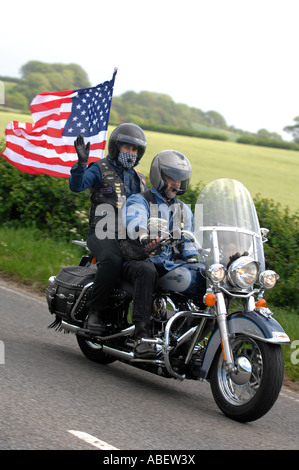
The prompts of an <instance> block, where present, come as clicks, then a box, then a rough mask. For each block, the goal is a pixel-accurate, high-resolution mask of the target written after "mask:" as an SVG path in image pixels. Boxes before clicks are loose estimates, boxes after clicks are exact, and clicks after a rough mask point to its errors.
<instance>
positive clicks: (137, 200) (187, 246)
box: [122, 187, 197, 271]
mask: <svg viewBox="0 0 299 470" xmlns="http://www.w3.org/2000/svg"><path fill="white" fill-rule="evenodd" d="M151 191H152V192H153V194H154V195H155V198H156V201H157V206H158V207H157V208H158V210H159V212H160V215H161V218H162V219H166V220H167V221H168V222H169V230H172V229H173V218H174V212H173V210H172V209H173V205H174V204H175V203H176V202H177V200H176V198H175V199H173V200H172V202H171V204H168V203H167V202H166V201H165V199H164V198H163V197H162V196H161V194H160V193H159V192H158V191H157V190H156V189H155V188H153V187H152V188H151ZM183 207H184V213H185V221H184V228H185V229H186V230H189V231H191V232H192V230H193V214H192V212H191V209H190V208H189V207H188V206H187V205H186V204H184V203H183ZM149 217H150V206H149V204H148V202H147V201H146V199H145V198H144V197H143V196H142V195H141V194H134V195H132V196H130V197H129V198H128V199H127V202H126V205H125V206H124V207H123V211H122V218H123V224H124V225H125V226H126V227H127V233H128V236H129V237H131V238H134V233H135V234H136V232H138V230H139V231H147V222H148V219H149ZM179 250H180V255H181V259H183V260H184V261H185V260H187V259H188V258H191V257H192V256H196V255H197V251H196V250H195V248H194V246H193V244H192V243H191V242H189V241H187V240H186V241H184V242H183V243H182V244H180V245H179ZM172 257H173V250H172V248H171V247H168V246H167V247H163V249H162V251H161V253H160V254H159V255H154V256H152V257H150V260H151V261H152V262H153V263H155V264H156V265H159V266H161V267H164V268H165V269H166V270H167V271H168V270H170V269H173V267H174V266H175V265H176V264H177V263H175V262H174V261H171V259H172Z"/></svg>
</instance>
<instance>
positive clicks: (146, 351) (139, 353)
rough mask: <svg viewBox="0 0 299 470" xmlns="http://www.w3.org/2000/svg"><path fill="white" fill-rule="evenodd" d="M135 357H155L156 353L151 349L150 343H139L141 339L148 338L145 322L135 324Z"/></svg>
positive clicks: (147, 327) (147, 328)
mask: <svg viewBox="0 0 299 470" xmlns="http://www.w3.org/2000/svg"><path fill="white" fill-rule="evenodd" d="M134 338H135V348H134V353H135V357H137V358H140V359H154V358H155V357H156V356H157V353H156V351H155V350H154V349H153V348H152V346H151V343H147V342H146V343H145V342H141V338H149V325H148V323H146V322H141V321H140V322H136V323H135V333H134Z"/></svg>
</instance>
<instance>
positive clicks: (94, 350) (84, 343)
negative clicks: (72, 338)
mask: <svg viewBox="0 0 299 470" xmlns="http://www.w3.org/2000/svg"><path fill="white" fill-rule="evenodd" d="M77 342H78V345H79V348H80V349H81V351H82V352H83V354H84V356H85V357H87V359H90V360H91V361H94V362H97V363H99V364H111V363H112V362H115V361H117V359H116V358H115V357H113V356H110V355H109V354H105V353H104V352H103V348H102V346H101V344H99V343H95V342H93V341H90V340H87V339H86V338H84V337H83V336H79V335H77Z"/></svg>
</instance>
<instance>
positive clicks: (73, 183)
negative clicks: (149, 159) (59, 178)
mask: <svg viewBox="0 0 299 470" xmlns="http://www.w3.org/2000/svg"><path fill="white" fill-rule="evenodd" d="M108 159H109V158H108ZM109 161H110V163H111V164H112V165H113V167H114V168H115V171H116V172H117V173H118V174H119V176H120V178H121V179H122V180H123V182H124V185H125V188H126V197H127V198H128V197H129V196H131V194H135V193H139V191H140V181H139V178H138V176H137V175H136V173H135V171H134V170H133V169H132V168H130V169H124V168H119V167H118V166H117V165H116V164H115V162H114V161H113V160H110V159H109ZM101 179H102V177H101V171H100V168H99V166H98V165H91V166H90V167H88V168H87V167H82V166H79V165H78V163H75V165H73V167H72V169H71V175H70V178H69V188H70V190H71V191H74V192H76V193H78V192H81V191H84V190H85V189H87V188H91V187H94V188H99V187H100V182H101Z"/></svg>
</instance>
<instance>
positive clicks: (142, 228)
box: [122, 194, 149, 239]
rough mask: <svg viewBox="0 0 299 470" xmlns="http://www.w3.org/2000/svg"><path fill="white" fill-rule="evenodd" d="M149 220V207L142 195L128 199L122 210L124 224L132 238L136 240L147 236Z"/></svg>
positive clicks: (134, 195) (135, 195)
mask: <svg viewBox="0 0 299 470" xmlns="http://www.w3.org/2000/svg"><path fill="white" fill-rule="evenodd" d="M148 218H149V205H148V203H147V201H146V200H145V198H144V197H143V196H141V195H140V194H133V195H132V196H130V197H129V198H128V199H127V202H126V204H125V206H124V207H123V210H122V219H123V224H124V225H125V226H126V227H127V233H128V236H129V237H130V238H133V239H136V238H138V237H139V236H140V235H143V234H147V221H148Z"/></svg>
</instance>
